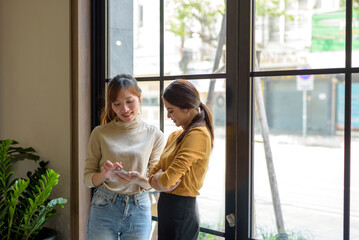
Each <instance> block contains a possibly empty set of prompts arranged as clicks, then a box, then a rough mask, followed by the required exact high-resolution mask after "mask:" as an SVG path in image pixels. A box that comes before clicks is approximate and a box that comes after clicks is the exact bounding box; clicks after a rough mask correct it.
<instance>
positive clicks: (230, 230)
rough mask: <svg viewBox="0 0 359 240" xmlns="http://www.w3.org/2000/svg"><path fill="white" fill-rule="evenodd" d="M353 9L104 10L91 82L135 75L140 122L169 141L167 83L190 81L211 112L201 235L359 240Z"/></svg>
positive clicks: (199, 6) (270, 4) (352, 4)
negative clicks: (211, 146) (164, 96)
mask: <svg viewBox="0 0 359 240" xmlns="http://www.w3.org/2000/svg"><path fill="white" fill-rule="evenodd" d="M194 3H196V4H194ZM357 4H358V2H357V1H337V0H330V1H325V2H324V1H306V0H291V1H285V0H279V1H274V0H273V1H272V0H269V1H264V0H252V1H251V0H247V1H242V0H241V1H238V0H227V1H222V0H218V1H217V0H216V1H213V0H212V1H209V0H204V1H203V0H202V1H195V0H193V1H185V0H171V1H170V0H159V1H157V0H142V1H141V0H136V1H130V0H127V1H115V0H108V1H106V5H105V4H103V6H106V7H103V9H102V10H100V12H101V11H102V13H103V15H100V17H97V19H100V20H97V22H100V27H99V29H98V34H97V35H96V34H95V36H97V37H98V36H103V39H102V40H101V38H100V40H99V41H100V42H99V43H98V44H97V45H96V41H95V45H94V49H95V50H94V52H95V53H97V52H96V50H97V51H99V52H100V54H97V55H96V54H95V55H94V56H95V58H96V59H97V57H96V56H100V57H99V58H100V59H102V60H101V61H100V63H101V64H97V65H94V66H95V67H96V66H97V67H98V66H99V68H100V70H99V72H101V69H102V71H103V72H104V74H102V75H101V74H94V75H95V76H94V80H93V82H94V86H96V83H101V86H104V79H106V78H107V79H109V78H111V77H112V76H114V75H115V74H117V73H120V72H128V73H131V74H133V75H134V76H135V77H136V78H137V80H138V81H139V82H140V86H141V88H142V89H143V92H144V93H143V95H144V99H143V106H142V113H143V116H144V118H145V119H146V121H148V122H151V123H152V124H154V125H156V126H158V127H159V128H160V129H161V130H163V131H164V133H165V136H168V134H169V133H170V132H171V131H173V130H174V128H173V126H172V125H171V123H169V122H168V121H167V120H166V117H165V116H166V114H165V109H164V107H163V103H162V101H161V97H160V94H161V92H162V91H163V89H164V88H165V87H166V86H167V85H168V84H169V82H170V81H173V80H174V79H177V78H184V79H188V80H190V81H192V82H193V83H194V84H195V85H196V86H197V88H199V89H200V92H201V97H202V101H203V102H207V103H208V104H209V105H211V109H212V111H213V113H214V117H215V136H216V139H215V149H213V153H212V157H211V164H212V165H211V166H210V168H209V170H208V174H207V177H206V180H205V185H204V186H203V189H202V192H201V195H200V197H199V198H198V202H199V203H200V207H201V209H200V215H201V220H202V223H203V224H202V226H201V227H202V231H203V233H202V234H203V235H202V237H203V238H204V239H206V238H210V237H212V236H209V234H212V235H214V236H215V238H219V239H220V238H223V237H225V238H226V239H268V237H270V236H275V235H277V236H281V235H282V236H283V235H288V236H290V237H294V238H295V237H296V238H297V239H298V238H300V237H303V238H304V239H349V238H351V239H355V238H356V237H358V236H359V233H358V230H357V229H359V227H358V226H359V225H358V224H359V222H358V220H357V215H358V213H359V212H358V211H359V208H358V205H357V204H356V203H357V202H359V199H358V198H359V192H358V179H357V178H356V176H355V175H354V174H350V173H353V172H355V171H356V170H358V161H357V159H358V156H357V154H358V153H357V151H356V149H357V148H356V145H357V143H358V139H359V138H358V132H357V129H358V128H359V126H358V119H357V98H358V96H357V95H358V91H357V90H358V89H357V83H358V77H357V74H358V73H359V69H358V68H356V67H357V65H358V60H357V55H358V50H357V49H358V46H357V45H358V39H357V38H358V36H357V25H358V24H357V23H358V21H357V18H358V16H357V15H358V14H357V7H358V6H357ZM105 13H107V18H108V21H107V22H106V21H105V20H106V18H105V16H106V15H105ZM101 16H102V17H101ZM94 18H95V19H96V17H94ZM101 19H102V20H101ZM198 19H200V20H198ZM101 21H102V22H101ZM226 22H230V24H228V25H227V24H226ZM106 26H107V28H106ZM94 28H95V29H96V27H94ZM101 29H102V32H101ZM104 29H106V31H104ZM105 32H107V35H106V34H105ZM104 39H106V41H105V40H104ZM101 46H102V47H101ZM105 46H107V48H105ZM101 53H102V54H101ZM106 56H107V57H106ZM104 63H106V66H107V68H104V66H105V64H104ZM105 72H106V74H105ZM100 75H101V76H100ZM95 89H98V90H97V93H98V94H101V87H95ZM97 105H101V104H100V103H97ZM99 109H100V108H99V107H96V104H95V103H94V110H95V111H99ZM213 178H215V179H218V181H213ZM213 188H215V189H219V191H213V190H212V189H213ZM154 219H155V217H154Z"/></svg>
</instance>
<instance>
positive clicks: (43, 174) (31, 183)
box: [0, 139, 67, 240]
mask: <svg viewBox="0 0 359 240" xmlns="http://www.w3.org/2000/svg"><path fill="white" fill-rule="evenodd" d="M16 144H18V142H16V141H12V140H8V139H7V140H0V239H1V240H5V239H6V240H9V239H11V240H17V239H21V240H23V239H39V238H38V234H39V232H40V230H42V229H43V224H44V223H45V222H46V221H47V220H48V219H49V218H51V217H52V216H54V215H55V213H56V210H55V209H54V207H56V206H59V207H63V206H64V204H66V203H67V200H66V199H64V198H62V197H60V198H55V199H50V198H49V197H50V193H51V191H52V188H53V187H54V186H55V185H57V184H58V178H59V176H60V175H59V174H57V173H56V172H55V171H54V170H52V169H47V168H46V165H47V164H48V162H44V161H40V162H39V167H38V168H37V169H36V170H35V171H34V173H32V172H28V173H27V179H24V178H14V177H13V174H14V171H12V166H13V164H14V163H15V162H17V161H20V160H24V159H29V160H34V161H35V162H37V161H38V160H39V159H40V157H39V156H37V155H36V154H35V150H34V149H33V148H25V149H24V148H22V147H13V146H12V145H16Z"/></svg>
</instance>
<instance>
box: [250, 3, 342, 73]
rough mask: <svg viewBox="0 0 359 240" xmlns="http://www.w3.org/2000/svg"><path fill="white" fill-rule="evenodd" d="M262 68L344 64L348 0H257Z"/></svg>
mask: <svg viewBox="0 0 359 240" xmlns="http://www.w3.org/2000/svg"><path fill="white" fill-rule="evenodd" d="M255 4H256V7H255V46H254V48H255V51H256V52H257V55H256V61H257V62H258V65H259V66H260V69H259V70H274V69H275V70H284V69H286V70H287V69H313V68H339V67H344V64H345V54H344V50H345V1H336V0H326V1H325V4H324V1H307V0H292V1H285V0H279V1H277V0H269V1H268V0H256V2H255Z"/></svg>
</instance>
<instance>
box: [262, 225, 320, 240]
mask: <svg viewBox="0 0 359 240" xmlns="http://www.w3.org/2000/svg"><path fill="white" fill-rule="evenodd" d="M257 230H258V236H257V239H260V240H278V239H279V238H278V234H277V232H276V231H274V230H268V229H266V228H262V227H258V228H257ZM286 234H287V238H286V240H314V238H313V237H312V235H311V234H309V233H304V232H301V231H293V230H286Z"/></svg>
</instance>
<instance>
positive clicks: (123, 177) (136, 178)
mask: <svg viewBox="0 0 359 240" xmlns="http://www.w3.org/2000/svg"><path fill="white" fill-rule="evenodd" d="M116 178H117V179H118V181H120V182H123V183H125V184H130V183H136V184H140V182H142V181H143V180H144V178H143V177H142V176H141V174H140V173H139V172H137V171H130V172H128V174H125V173H121V172H119V173H116Z"/></svg>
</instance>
